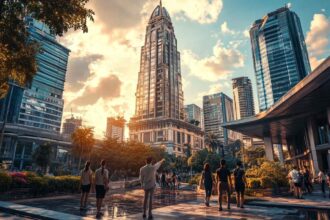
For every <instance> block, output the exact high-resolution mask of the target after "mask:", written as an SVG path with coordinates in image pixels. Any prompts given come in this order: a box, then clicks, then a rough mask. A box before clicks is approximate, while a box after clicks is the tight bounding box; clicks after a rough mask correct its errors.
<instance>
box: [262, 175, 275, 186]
mask: <svg viewBox="0 0 330 220" xmlns="http://www.w3.org/2000/svg"><path fill="white" fill-rule="evenodd" d="M260 184H261V187H262V188H272V187H273V185H274V179H273V178H271V177H269V176H264V177H262V178H260Z"/></svg>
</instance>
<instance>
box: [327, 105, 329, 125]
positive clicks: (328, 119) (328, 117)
mask: <svg viewBox="0 0 330 220" xmlns="http://www.w3.org/2000/svg"><path fill="white" fill-rule="evenodd" d="M327 115H328V123H329V126H330V107H329V108H328V109H327Z"/></svg>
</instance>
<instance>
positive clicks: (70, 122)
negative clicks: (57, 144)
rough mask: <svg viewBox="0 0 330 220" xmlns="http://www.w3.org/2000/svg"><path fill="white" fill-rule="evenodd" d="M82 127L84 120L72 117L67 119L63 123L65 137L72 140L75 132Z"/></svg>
mask: <svg viewBox="0 0 330 220" xmlns="http://www.w3.org/2000/svg"><path fill="white" fill-rule="evenodd" d="M81 126H82V119H81V118H75V117H74V116H73V115H72V116H71V118H67V119H65V122H64V123H63V130H62V134H63V136H65V137H67V138H70V137H71V135H72V134H73V132H74V131H75V130H76V129H77V128H79V127H81Z"/></svg>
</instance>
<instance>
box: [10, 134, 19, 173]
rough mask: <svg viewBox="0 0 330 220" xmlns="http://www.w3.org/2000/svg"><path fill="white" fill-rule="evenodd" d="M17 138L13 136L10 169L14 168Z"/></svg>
mask: <svg viewBox="0 0 330 220" xmlns="http://www.w3.org/2000/svg"><path fill="white" fill-rule="evenodd" d="M17 142H18V141H17V139H16V138H14V144H13V145H14V149H13V155H12V162H11V167H10V169H11V170H12V171H13V170H14V167H15V165H14V163H15V157H16V149H17Z"/></svg>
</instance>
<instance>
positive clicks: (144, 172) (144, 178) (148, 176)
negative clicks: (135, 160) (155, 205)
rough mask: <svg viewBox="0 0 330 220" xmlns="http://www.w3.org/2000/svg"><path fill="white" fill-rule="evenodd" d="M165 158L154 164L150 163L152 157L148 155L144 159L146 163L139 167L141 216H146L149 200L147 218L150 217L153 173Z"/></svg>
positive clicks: (154, 182) (154, 183)
mask: <svg viewBox="0 0 330 220" xmlns="http://www.w3.org/2000/svg"><path fill="white" fill-rule="evenodd" d="M164 161H165V159H162V160H161V161H159V162H158V163H156V164H155V165H152V157H148V158H147V159H146V165H145V166H143V167H141V169H140V182H141V186H142V189H143V190H144V201H143V218H146V217H147V216H146V212H147V203H148V200H149V205H148V218H149V219H152V218H153V216H152V197H153V194H154V190H155V185H156V180H155V173H156V172H157V170H158V169H159V167H160V166H161V165H162V163H163V162H164Z"/></svg>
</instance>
